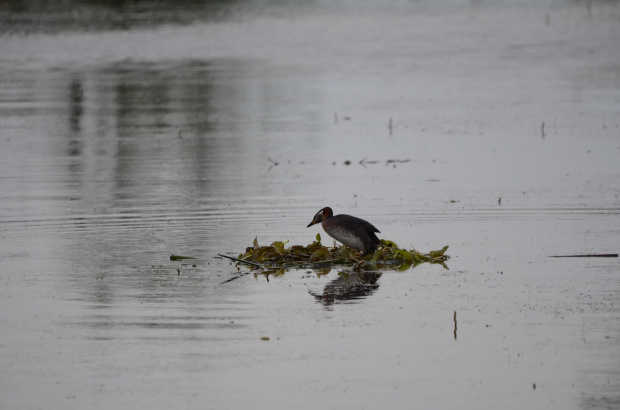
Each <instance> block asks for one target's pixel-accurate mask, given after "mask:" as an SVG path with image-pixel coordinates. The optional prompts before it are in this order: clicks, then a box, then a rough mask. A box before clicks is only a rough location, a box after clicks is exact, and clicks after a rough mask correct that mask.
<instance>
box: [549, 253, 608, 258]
mask: <svg viewBox="0 0 620 410" xmlns="http://www.w3.org/2000/svg"><path fill="white" fill-rule="evenodd" d="M549 257H550V258H617V257H618V254H617V253H599V254H591V255H551V256H549Z"/></svg>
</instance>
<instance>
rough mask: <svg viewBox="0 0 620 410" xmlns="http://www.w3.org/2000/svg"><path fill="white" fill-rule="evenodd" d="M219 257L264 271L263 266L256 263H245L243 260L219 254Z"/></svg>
mask: <svg viewBox="0 0 620 410" xmlns="http://www.w3.org/2000/svg"><path fill="white" fill-rule="evenodd" d="M217 256H221V257H222V258H226V259H230V260H231V261H235V262H239V263H245V264H248V265H251V266H254V267H256V268H261V269H263V265H261V264H258V263H254V262H250V261H244V260H243V259H239V258H233V257H232V256H227V255H222V254H221V253H218V254H217Z"/></svg>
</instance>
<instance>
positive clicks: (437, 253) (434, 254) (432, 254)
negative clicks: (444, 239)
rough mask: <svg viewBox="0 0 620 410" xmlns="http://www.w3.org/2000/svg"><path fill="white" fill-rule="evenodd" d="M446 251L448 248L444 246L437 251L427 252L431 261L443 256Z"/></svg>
mask: <svg viewBox="0 0 620 410" xmlns="http://www.w3.org/2000/svg"><path fill="white" fill-rule="evenodd" d="M447 250H448V247H447V246H444V247H443V248H441V250H439V251H431V252H429V254H428V256H430V258H431V259H435V258H439V257H441V256H443V254H444V253H446V251H447Z"/></svg>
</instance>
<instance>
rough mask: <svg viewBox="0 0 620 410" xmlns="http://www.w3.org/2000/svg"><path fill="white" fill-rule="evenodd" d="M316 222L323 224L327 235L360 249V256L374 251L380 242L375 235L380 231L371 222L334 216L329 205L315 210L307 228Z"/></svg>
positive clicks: (349, 216) (345, 216)
mask: <svg viewBox="0 0 620 410" xmlns="http://www.w3.org/2000/svg"><path fill="white" fill-rule="evenodd" d="M318 223H320V224H321V225H322V226H323V229H324V230H325V232H326V233H327V234H328V235H329V236H331V237H332V238H334V239H335V240H337V241H339V242H342V243H343V244H345V245H346V246H348V247H349V248H353V249H357V250H358V251H361V252H362V256H365V255H367V254H369V253H372V252H374V251H375V250H376V249H377V246H379V244H380V243H381V241H380V240H379V238H377V235H375V232H377V233H381V232H379V230H378V229H377V228H375V227H374V225H373V224H371V223H370V222H368V221H365V220H363V219H360V218H356V217H355V216H351V215H344V214H343V215H335V216H334V212H333V211H332V209H331V208H329V207H326V208H323V209H321V210H320V211H319V212H317V213H316V215H314V218H312V222H310V224H309V225H308V226H307V228H309V227H311V226H312V225H314V224H318Z"/></svg>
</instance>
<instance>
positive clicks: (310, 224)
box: [306, 221, 316, 228]
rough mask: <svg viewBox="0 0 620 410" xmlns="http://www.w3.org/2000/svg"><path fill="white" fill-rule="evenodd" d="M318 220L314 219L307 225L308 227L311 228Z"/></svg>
mask: <svg viewBox="0 0 620 410" xmlns="http://www.w3.org/2000/svg"><path fill="white" fill-rule="evenodd" d="M315 223H316V222H314V221H312V222H310V223H309V224H308V226H306V228H310V227H311V226H312V225H314V224H315Z"/></svg>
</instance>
